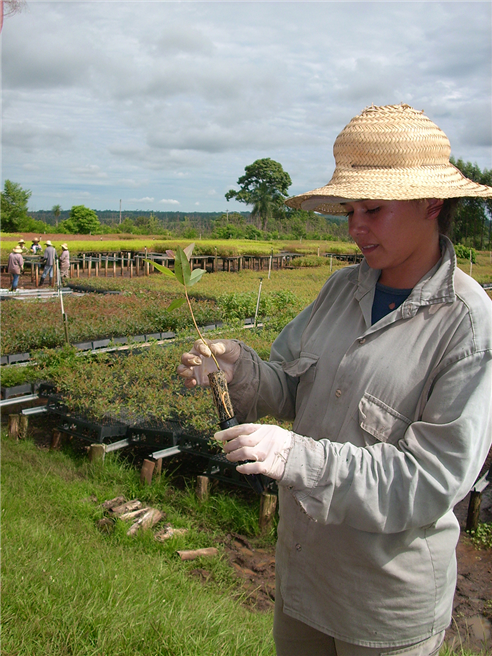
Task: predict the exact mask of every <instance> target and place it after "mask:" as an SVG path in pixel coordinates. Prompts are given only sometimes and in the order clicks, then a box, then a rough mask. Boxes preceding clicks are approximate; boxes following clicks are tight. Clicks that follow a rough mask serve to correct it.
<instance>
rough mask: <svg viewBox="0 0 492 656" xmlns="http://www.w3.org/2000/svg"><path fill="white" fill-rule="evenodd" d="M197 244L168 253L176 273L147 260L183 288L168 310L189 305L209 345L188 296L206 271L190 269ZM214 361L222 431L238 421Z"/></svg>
mask: <svg viewBox="0 0 492 656" xmlns="http://www.w3.org/2000/svg"><path fill="white" fill-rule="evenodd" d="M194 246H195V244H190V245H189V246H187V247H186V248H185V249H182V248H181V247H180V246H178V248H177V249H176V252H174V251H166V254H167V255H168V256H169V257H172V258H174V272H173V271H171V270H170V269H168V268H167V267H165V266H163V265H162V264H157V263H156V262H154V261H152V260H146V261H147V262H149V263H150V264H152V265H153V266H154V267H155V268H156V269H157V270H158V271H160V272H161V273H163V274H164V275H165V276H167V277H168V278H173V279H174V280H176V282H178V283H179V284H180V285H182V286H183V290H184V296H185V297H184V298H177V299H175V300H174V301H173V302H172V303H171V304H170V305H169V307H168V308H167V309H168V311H172V310H175V309H176V308H178V307H181V306H182V305H183V304H184V303H185V302H186V303H187V304H188V309H189V310H190V315H191V318H192V320H193V324H194V326H195V329H196V332H197V333H198V336H199V337H200V339H201V340H202V342H203V343H204V344H205V345H207V342H206V341H205V338H204V337H203V335H202V333H201V332H200V328H199V327H198V324H197V322H196V320H195V315H194V314H193V308H192V306H191V302H190V297H189V295H188V289H189V288H190V287H192V286H193V285H196V283H197V282H198V281H199V280H201V278H202V276H203V274H204V273H205V270H204V269H194V270H193V271H192V270H191V267H190V258H191V255H192V253H193V248H194ZM211 355H212V359H213V361H214V362H215V365H216V367H217V371H214V372H212V373H210V374H208V379H209V381H210V388H211V389H212V393H213V397H214V402H215V406H216V408H217V412H218V415H219V423H220V427H221V428H222V429H225V428H229V427H230V426H236V425H237V423H238V422H237V419H236V418H235V417H234V410H233V408H232V403H231V399H230V397H229V391H228V389H227V381H226V377H225V374H224V372H223V371H221V369H220V366H219V363H218V362H217V358H216V357H215V355H214V354H213V353H211Z"/></svg>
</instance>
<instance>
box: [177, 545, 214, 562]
mask: <svg viewBox="0 0 492 656" xmlns="http://www.w3.org/2000/svg"><path fill="white" fill-rule="evenodd" d="M218 553H219V550H218V549H216V548H215V547H206V548H205V549H193V550H189V551H178V555H179V557H180V558H181V560H195V558H201V557H206V558H210V557H211V556H217V554H218Z"/></svg>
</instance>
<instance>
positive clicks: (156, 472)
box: [154, 458, 162, 478]
mask: <svg viewBox="0 0 492 656" xmlns="http://www.w3.org/2000/svg"><path fill="white" fill-rule="evenodd" d="M161 474H162V458H158V459H157V461H156V463H155V469H154V478H160V477H161Z"/></svg>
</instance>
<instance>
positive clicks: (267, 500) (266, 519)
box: [259, 492, 277, 533]
mask: <svg viewBox="0 0 492 656" xmlns="http://www.w3.org/2000/svg"><path fill="white" fill-rule="evenodd" d="M276 508H277V497H276V496H275V495H274V494H266V493H265V492H264V493H263V494H262V495H261V499H260V519H259V524H260V531H261V532H262V533H266V532H267V531H269V530H270V529H271V527H272V523H273V518H274V517H275V510H276Z"/></svg>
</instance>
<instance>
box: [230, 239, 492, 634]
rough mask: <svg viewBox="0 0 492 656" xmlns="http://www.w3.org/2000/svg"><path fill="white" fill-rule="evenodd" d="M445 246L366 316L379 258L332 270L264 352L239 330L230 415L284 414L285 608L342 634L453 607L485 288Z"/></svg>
mask: <svg viewBox="0 0 492 656" xmlns="http://www.w3.org/2000/svg"><path fill="white" fill-rule="evenodd" d="M442 248H443V256H442V259H441V261H440V263H439V264H438V265H436V267H434V269H433V270H432V271H430V272H429V273H428V274H427V275H426V276H424V277H423V279H422V280H421V281H420V282H419V283H418V284H417V285H416V286H415V288H414V289H413V291H412V293H411V294H410V296H409V297H408V299H407V300H406V301H405V302H404V303H403V305H402V306H400V308H398V309H397V310H395V311H393V312H391V313H390V314H389V315H387V316H386V317H384V318H383V319H381V320H380V321H379V322H377V323H376V324H374V325H371V307H372V301H373V298H374V289H375V284H376V282H377V278H378V276H379V271H375V270H371V269H370V268H369V267H368V266H367V264H366V263H365V262H363V263H362V264H361V265H359V266H355V267H348V268H346V269H343V270H341V271H339V272H337V273H335V274H334V275H333V276H331V278H330V279H329V280H328V281H327V283H326V285H325V286H324V287H323V289H322V291H321V293H320V294H319V296H318V298H317V300H316V301H315V302H314V303H313V304H312V305H311V306H309V307H308V308H306V309H305V310H304V311H303V312H301V314H300V315H299V316H298V317H297V318H296V319H295V320H294V321H293V322H291V323H290V324H289V325H288V326H287V327H286V328H285V329H284V331H283V332H282V333H281V334H280V335H279V337H278V338H277V340H276V341H275V343H274V344H273V347H272V352H271V357H270V362H268V363H267V362H263V361H261V359H260V358H259V357H258V356H257V354H256V353H255V352H254V351H252V349H250V348H249V347H247V346H245V345H243V346H242V353H241V357H240V359H239V361H238V362H237V364H236V368H235V373H234V380H233V383H232V384H231V385H230V391H231V398H232V401H233V405H234V408H235V410H236V415H237V416H238V418H239V420H240V421H255V420H256V419H258V418H259V417H262V416H265V415H268V414H269V415H274V416H277V417H279V418H293V419H294V426H293V428H294V431H295V433H296V435H295V438H294V446H293V448H292V449H291V451H290V453H289V457H288V459H287V464H286V470H285V473H284V475H283V478H282V480H281V481H280V495H279V496H280V524H279V529H278V544H277V576H279V577H280V584H281V591H282V597H283V600H284V611H285V612H286V613H287V614H289V615H291V616H292V617H295V618H296V619H299V620H301V621H303V622H306V623H307V624H309V625H311V626H313V627H315V628H317V629H319V630H321V631H323V632H325V633H327V634H329V635H331V636H333V637H335V638H338V639H341V640H344V641H346V642H350V643H354V644H358V645H364V646H368V647H382V646H393V645H403V644H411V643H412V642H416V641H418V640H423V639H425V638H428V637H429V636H431V635H433V634H436V633H439V632H440V631H442V630H443V629H445V628H446V627H447V626H448V625H449V622H450V620H451V612H452V601H453V594H454V589H455V585H456V557H455V547H456V543H457V540H458V537H459V525H458V522H457V520H456V517H455V515H454V514H453V511H452V509H453V507H454V506H455V505H456V503H457V502H458V501H460V500H461V499H462V498H463V497H464V496H465V495H466V494H467V492H468V491H469V489H470V488H471V486H472V485H473V483H474V481H475V479H476V477H477V476H478V474H479V471H480V468H481V466H482V464H483V462H484V459H485V458H486V455H487V453H488V450H489V448H490V445H491V440H492V428H491V405H492V404H491V401H492V303H491V301H490V299H489V298H488V297H487V295H486V294H485V292H484V291H483V290H482V289H481V287H480V286H479V285H478V284H477V283H476V282H474V281H473V280H472V279H471V278H470V277H469V276H467V275H466V274H464V273H463V272H462V271H460V270H459V269H457V267H456V258H455V255H454V249H453V246H452V244H451V242H449V240H448V239H446V238H443V239H442Z"/></svg>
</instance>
